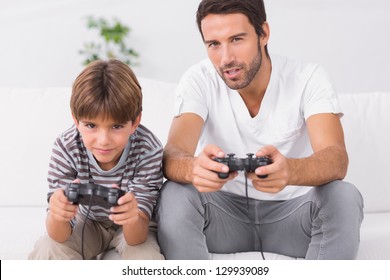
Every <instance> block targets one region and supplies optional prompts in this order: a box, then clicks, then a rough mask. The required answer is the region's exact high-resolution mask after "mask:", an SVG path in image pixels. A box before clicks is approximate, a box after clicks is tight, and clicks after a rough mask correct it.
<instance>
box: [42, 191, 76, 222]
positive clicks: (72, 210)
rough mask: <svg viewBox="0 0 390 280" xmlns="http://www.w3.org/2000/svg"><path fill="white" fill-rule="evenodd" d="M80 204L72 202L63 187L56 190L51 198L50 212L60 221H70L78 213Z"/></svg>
mask: <svg viewBox="0 0 390 280" xmlns="http://www.w3.org/2000/svg"><path fill="white" fill-rule="evenodd" d="M77 210H78V206H77V205H74V204H72V202H70V201H69V200H68V198H67V197H66V196H65V193H64V190H63V189H58V190H56V191H55V192H54V193H53V194H52V195H51V197H50V200H49V214H50V215H51V216H52V217H53V219H55V220H57V221H60V222H69V221H70V220H72V219H73V218H74V217H75V216H76V213H77Z"/></svg>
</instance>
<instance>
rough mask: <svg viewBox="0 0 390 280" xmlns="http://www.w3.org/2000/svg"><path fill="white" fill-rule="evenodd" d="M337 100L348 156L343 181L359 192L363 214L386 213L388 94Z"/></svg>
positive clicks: (389, 194)
mask: <svg viewBox="0 0 390 280" xmlns="http://www.w3.org/2000/svg"><path fill="white" fill-rule="evenodd" d="M339 100H340V103H341V106H342V108H343V110H344V117H343V118H342V119H341V120H342V123H343V127H344V133H345V141H346V145H347V150H348V154H349V169H348V175H347V177H346V180H347V181H350V182H351V183H353V184H355V185H356V186H357V187H358V188H359V190H360V192H361V193H362V195H363V198H364V201H365V212H383V211H390V180H389V177H387V176H388V175H389V174H390V110H389V106H390V92H367V93H345V94H340V95H339ZM387 172H389V173H387Z"/></svg>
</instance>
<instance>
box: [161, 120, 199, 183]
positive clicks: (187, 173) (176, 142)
mask: <svg viewBox="0 0 390 280" xmlns="http://www.w3.org/2000/svg"><path fill="white" fill-rule="evenodd" d="M203 123H204V122H203V119H202V118H201V117H200V116H198V115H196V114H190V113H185V114H182V115H180V116H178V117H175V118H174V119H173V120H172V124H171V129H170V131H169V135H168V141H167V144H166V145H165V148H164V154H163V172H164V176H165V177H166V178H168V179H169V180H172V181H176V182H179V183H183V184H190V183H192V169H193V161H194V153H195V150H196V146H197V145H198V141H199V137H200V133H201V130H202V127H203Z"/></svg>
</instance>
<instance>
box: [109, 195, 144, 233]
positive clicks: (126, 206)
mask: <svg viewBox="0 0 390 280" xmlns="http://www.w3.org/2000/svg"><path fill="white" fill-rule="evenodd" d="M118 204H119V205H118V206H113V207H111V209H110V210H111V215H110V216H109V218H110V220H112V221H113V222H114V223H116V224H117V225H122V226H123V225H126V224H131V223H134V222H136V221H137V219H139V218H140V217H141V216H142V217H144V216H146V215H144V214H143V213H142V212H141V211H139V209H138V202H137V199H136V198H135V196H134V194H133V193H131V192H128V193H126V194H125V195H124V196H122V197H121V198H119V199H118ZM142 214H143V215H142Z"/></svg>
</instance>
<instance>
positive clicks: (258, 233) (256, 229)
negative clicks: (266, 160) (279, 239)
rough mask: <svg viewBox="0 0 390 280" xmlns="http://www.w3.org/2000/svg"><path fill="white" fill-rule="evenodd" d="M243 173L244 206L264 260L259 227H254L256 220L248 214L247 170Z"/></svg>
mask: <svg viewBox="0 0 390 280" xmlns="http://www.w3.org/2000/svg"><path fill="white" fill-rule="evenodd" d="M244 174H245V197H246V208H247V211H248V217H249V219H250V220H251V222H252V226H253V228H254V230H255V235H256V237H257V238H258V240H259V245H260V253H261V256H262V258H263V260H264V261H265V257H264V253H263V243H262V240H261V237H260V232H259V229H258V228H257V227H256V221H255V218H254V217H253V218H252V217H251V214H250V209H249V195H248V175H247V172H244Z"/></svg>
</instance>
